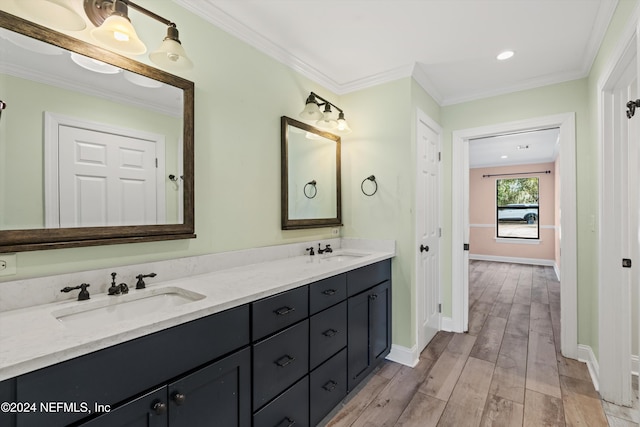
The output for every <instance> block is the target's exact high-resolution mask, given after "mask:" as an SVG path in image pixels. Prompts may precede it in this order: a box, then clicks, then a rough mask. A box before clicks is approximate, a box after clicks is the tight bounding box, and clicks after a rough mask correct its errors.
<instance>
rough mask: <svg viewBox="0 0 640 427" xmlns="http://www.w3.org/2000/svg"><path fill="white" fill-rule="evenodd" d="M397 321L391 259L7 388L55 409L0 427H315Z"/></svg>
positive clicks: (386, 342) (378, 354) (3, 387)
mask: <svg viewBox="0 0 640 427" xmlns="http://www.w3.org/2000/svg"><path fill="white" fill-rule="evenodd" d="M390 320H391V261H390V260H385V261H381V262H378V263H376V264H372V265H369V266H365V267H362V268H359V269H356V270H353V271H349V272H346V273H343V274H339V275H337V276H333V277H329V278H327V279H323V280H320V281H317V282H314V283H312V284H310V285H307V286H301V287H299V288H295V289H292V290H289V291H286V292H283V293H280V294H277V295H273V296H271V297H267V298H264V299H261V300H258V301H255V302H252V303H250V304H245V305H243V306H239V307H236V308H233V309H230V310H226V311H223V312H221V313H216V314H213V315H210V316H207V317H204V318H201V319H198V320H194V321H191V322H188V323H185V324H182V325H179V326H175V327H172V328H169V329H166V330H163V331H160V332H156V333H153V334H150V335H147V336H144V337H141V338H137V339H134V340H132V341H127V342H124V343H122V344H118V345H115V346H113V347H109V348H106V349H104V350H99V351H96V352H94V353H90V354H87V355H84V356H80V357H77V358H75V359H72V360H69V361H65V362H61V363H59V364H56V365H53V366H49V367H46V368H43V369H40V370H37V371H34V372H30V373H28V374H24V375H21V376H19V377H17V378H12V379H10V380H6V381H3V382H0V398H1V399H2V401H6V402H23V403H24V402H38V405H40V402H45V403H46V402H49V403H50V404H52V405H54V406H53V407H52V409H53V410H52V411H50V412H43V411H42V410H41V408H40V407H38V410H37V411H35V412H32V413H17V414H16V413H2V414H0V425H3V426H4V425H6V426H17V427H31V426H38V427H40V426H44V425H46V426H51V427H55V426H68V425H71V426H85V427H124V426H130V427H137V426H140V427H176V426H178V427H181V426H185V427H186V426H188V427H197V426H205V425H206V426H209V425H216V426H220V427H226V426H241V427H251V426H253V427H275V426H290V425H295V426H296V427H304V426H315V425H317V424H318V423H319V422H320V421H321V420H322V419H323V418H324V417H326V415H327V414H329V412H331V410H332V409H333V408H334V407H335V406H336V405H337V404H338V403H340V401H341V400H342V399H344V397H345V396H346V395H347V394H348V393H349V392H350V391H351V390H353V389H354V388H355V386H357V384H358V383H359V382H360V381H362V379H364V378H365V377H366V376H367V375H368V374H369V373H370V372H371V371H372V370H373V369H374V368H375V367H376V366H377V365H378V364H379V363H380V362H381V361H382V360H383V359H384V357H385V356H386V355H387V354H388V353H389V350H390V348H391V329H390ZM56 402H61V403H66V404H72V405H77V406H75V407H65V408H63V409H62V410H61V409H60V408H57V409H58V410H56V407H55V405H56V404H57V403H56ZM95 404H98V405H103V407H102V409H103V411H102V413H100V414H96V413H95V412H94V410H95V409H100V408H96V407H95ZM105 407H106V408H108V412H106V411H104V409H105ZM88 411H91V412H90V413H89V412H88ZM99 412H100V411H99Z"/></svg>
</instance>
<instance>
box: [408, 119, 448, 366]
mask: <svg viewBox="0 0 640 427" xmlns="http://www.w3.org/2000/svg"><path fill="white" fill-rule="evenodd" d="M420 121H422V122H423V123H425V124H426V125H427V126H428V127H430V128H431V129H432V130H433V131H434V132H435V133H436V135H437V136H438V152H440V153H441V152H442V127H441V126H440V125H439V124H438V123H437V122H436V121H435V120H433V119H432V118H431V117H429V115H427V113H425V112H424V111H422V110H421V109H420V108H417V111H416V206H417V200H418V198H419V197H422V194H420V192H419V191H418V180H419V179H420V178H419V174H420V170H419V167H418V162H419V161H420V159H419V158H418V150H417V147H418V144H419V143H420V142H419V140H418V138H419V137H420V131H419V127H420ZM438 165H439V167H438V218H437V223H438V227H439V228H440V229H442V162H441V161H439V162H438ZM415 224H416V231H417V228H418V217H417V215H416V218H415ZM419 238H420V236H418V234H417V233H416V236H415V242H418V239H419ZM415 242H414V243H415ZM441 243H442V242H440V244H439V245H438V255H437V256H438V277H437V282H438V283H437V284H436V286H437V287H438V303H442V244H441ZM417 247H418V244H417V243H415V245H414V248H417ZM415 259H416V261H415V272H414V274H415V277H416V344H417V346H418V354H420V353H421V352H422V350H423V349H424V348H425V347H426V346H427V344H428V343H423V342H422V340H421V335H422V334H421V333H420V328H421V327H422V325H421V324H420V323H421V320H420V319H421V318H422V315H423V314H424V313H422V309H421V307H422V304H421V301H422V300H423V299H424V292H425V284H424V283H420V282H421V280H420V275H419V274H418V266H419V264H420V252H419V251H417V250H416V258H415ZM441 329H442V313H440V315H439V316H438V330H441Z"/></svg>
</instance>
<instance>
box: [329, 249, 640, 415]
mask: <svg viewBox="0 0 640 427" xmlns="http://www.w3.org/2000/svg"><path fill="white" fill-rule="evenodd" d="M469 307H470V310H469V332H468V333H466V334H455V333H449V332H439V333H438V334H437V335H436V336H435V338H434V339H433V340H432V342H431V343H430V344H429V345H428V346H427V348H425V350H424V351H423V352H422V354H421V355H420V362H419V363H418V365H417V366H416V367H414V368H409V367H407V366H402V365H399V364H397V363H393V362H389V361H386V362H384V364H383V365H382V367H381V369H380V370H378V371H377V372H376V373H375V374H372V375H371V376H370V377H369V379H368V380H366V382H365V384H364V385H363V386H362V387H361V389H360V390H359V391H358V392H357V393H354V396H353V397H351V398H349V400H347V401H346V402H343V406H342V407H341V408H340V409H338V410H337V411H336V412H334V413H333V414H332V417H330V419H329V420H328V421H327V423H326V425H328V426H331V427H341V426H365V427H383V426H403V427H404V426H420V427H428V426H453V427H464V426H501V427H502V426H505V427H508V426H533V427H540V426H607V425H611V426H616V427H618V426H620V427H628V426H638V424H636V423H634V422H633V421H636V422H637V420H634V419H633V418H632V416H628V414H632V413H633V414H637V412H638V411H637V409H636V410H629V411H626V412H624V409H622V411H623V412H624V413H623V414H622V415H620V414H617V413H615V412H611V411H615V410H616V408H615V407H613V408H612V409H611V410H610V411H607V412H608V413H610V414H611V415H609V414H606V413H605V410H604V408H603V403H602V402H601V400H600V397H599V394H598V393H597V392H596V390H595V389H594V386H593V383H592V381H591V378H590V376H589V372H588V370H587V367H586V365H585V364H584V363H581V362H578V361H575V360H572V359H566V358H564V357H563V356H562V355H561V354H560V284H559V282H558V281H557V279H556V276H555V274H554V272H553V270H552V269H551V268H549V267H541V266H531V265H520V264H507V263H493V262H486V261H472V262H471V263H470V268H469ZM606 406H607V404H606V403H605V407H606ZM625 414H627V415H625ZM625 418H626V419H625ZM609 423H610V424H609Z"/></svg>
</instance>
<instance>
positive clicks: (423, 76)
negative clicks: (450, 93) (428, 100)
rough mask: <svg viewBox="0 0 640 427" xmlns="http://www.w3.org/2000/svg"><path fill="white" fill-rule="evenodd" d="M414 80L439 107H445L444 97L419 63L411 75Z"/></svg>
mask: <svg viewBox="0 0 640 427" xmlns="http://www.w3.org/2000/svg"><path fill="white" fill-rule="evenodd" d="M411 76H412V77H413V79H414V80H415V81H416V82H417V83H418V84H419V85H420V87H422V89H424V90H425V92H427V93H428V94H429V95H431V97H432V98H433V100H434V101H436V103H437V104H438V105H443V97H442V94H441V93H440V91H439V90H438V88H437V87H436V85H434V84H433V82H432V81H431V79H430V78H429V76H427V73H426V72H425V71H424V68H422V66H421V65H420V64H419V63H416V64H415V66H414V67H413V72H412V73H411Z"/></svg>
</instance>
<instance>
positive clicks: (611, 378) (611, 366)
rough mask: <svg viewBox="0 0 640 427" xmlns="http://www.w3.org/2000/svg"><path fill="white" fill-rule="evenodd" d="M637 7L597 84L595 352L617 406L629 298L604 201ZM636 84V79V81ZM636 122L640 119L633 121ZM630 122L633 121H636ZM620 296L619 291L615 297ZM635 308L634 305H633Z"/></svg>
mask: <svg viewBox="0 0 640 427" xmlns="http://www.w3.org/2000/svg"><path fill="white" fill-rule="evenodd" d="M639 31H640V29H638V8H636V10H635V13H634V17H633V19H632V20H631V21H630V24H629V25H628V26H627V27H626V29H625V31H624V33H623V36H622V37H621V38H620V40H621V42H620V43H619V44H618V45H617V47H616V49H615V50H614V52H613V54H612V55H611V58H610V60H609V62H608V63H607V66H606V67H605V71H604V72H603V73H602V74H601V77H600V79H599V80H598V141H597V144H598V153H599V156H598V167H597V170H598V173H599V174H600V176H599V179H598V206H599V208H598V209H599V210H598V248H599V250H598V266H599V268H598V311H599V316H598V337H599V338H598V341H599V342H598V348H599V363H598V372H596V375H597V381H598V389H599V391H600V394H601V395H602V398H603V399H605V400H607V401H610V402H613V403H615V404H618V405H625V406H630V405H631V403H632V384H631V355H632V349H631V321H630V319H631V307H630V301H629V295H628V294H627V295H625V292H623V289H620V286H618V287H614V288H612V287H611V284H612V283H614V284H615V283H616V282H617V281H616V280H615V278H620V277H621V276H620V275H621V272H620V268H621V267H620V263H621V260H620V257H619V255H620V254H621V251H620V249H621V248H620V242H619V241H618V240H617V239H616V236H615V233H614V229H615V225H614V224H615V221H617V219H614V218H613V217H614V216H616V215H615V205H614V204H613V203H615V200H614V201H611V200H609V199H608V197H609V195H610V194H611V191H610V190H611V188H612V187H615V185H616V183H617V181H616V179H615V174H614V169H615V164H614V158H615V156H616V141H618V139H617V137H616V135H617V132H616V128H618V123H617V119H622V120H627V118H626V117H624V116H623V117H617V116H616V115H615V114H614V113H612V106H613V104H612V101H613V99H612V98H613V92H614V90H616V89H617V81H618V79H620V77H621V76H622V74H623V73H624V72H625V71H626V69H627V67H628V66H629V65H630V64H631V62H632V61H635V63H636V77H637V76H638V74H639V73H640V66H639V65H638V61H639V60H640V55H638V49H639V46H638V39H639V36H638V32H639ZM638 83H640V79H639V80H638ZM634 119H635V120H640V118H637V117H634ZM634 119H632V120H634ZM621 197H623V196H621ZM616 218H617V217H616ZM615 291H620V292H615ZM635 305H636V307H639V306H640V304H638V301H635Z"/></svg>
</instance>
